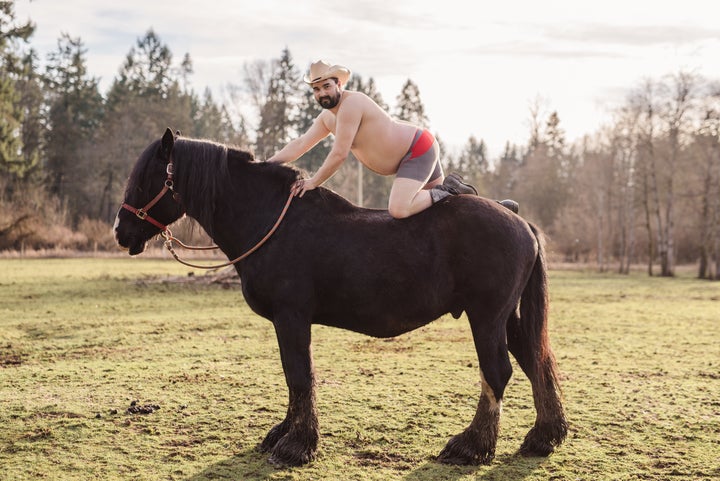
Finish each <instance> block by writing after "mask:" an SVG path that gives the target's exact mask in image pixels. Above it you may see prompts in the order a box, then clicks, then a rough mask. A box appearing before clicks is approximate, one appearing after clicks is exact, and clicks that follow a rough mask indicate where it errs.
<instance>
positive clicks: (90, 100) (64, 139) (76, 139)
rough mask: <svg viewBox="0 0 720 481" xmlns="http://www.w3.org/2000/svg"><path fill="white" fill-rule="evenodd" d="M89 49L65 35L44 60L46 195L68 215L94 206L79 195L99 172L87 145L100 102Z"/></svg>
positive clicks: (97, 122)
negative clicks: (64, 206) (88, 59)
mask: <svg viewBox="0 0 720 481" xmlns="http://www.w3.org/2000/svg"><path fill="white" fill-rule="evenodd" d="M86 54H87V50H86V49H85V47H84V46H83V43H82V41H81V39H80V38H71V37H70V36H69V35H67V34H63V35H62V36H61V37H60V39H59V40H58V48H57V50H56V51H55V52H53V53H51V54H50V55H49V56H48V65H47V68H46V74H45V90H46V93H47V104H48V125H47V131H46V135H45V138H46V148H45V162H46V165H45V169H46V175H47V177H48V180H49V185H48V187H49V190H50V192H51V193H52V194H54V195H57V196H58V197H59V198H61V199H63V200H67V201H68V202H69V205H70V207H71V210H72V211H77V210H78V209H79V206H80V205H83V204H87V203H89V204H93V203H92V202H90V199H89V198H88V196H87V195H84V194H83V191H84V190H85V188H86V187H87V186H88V185H89V184H90V182H91V176H92V175H94V173H95V172H97V166H95V165H92V163H93V162H94V159H95V156H91V158H89V157H88V156H87V155H86V153H87V152H88V146H89V144H90V143H91V140H92V138H93V136H94V133H95V131H96V130H97V128H98V126H99V125H100V120H101V118H102V115H103V99H102V96H101V95H100V92H99V89H98V84H99V80H98V79H97V78H93V77H90V76H89V75H88V72H87V65H86V59H85V56H86Z"/></svg>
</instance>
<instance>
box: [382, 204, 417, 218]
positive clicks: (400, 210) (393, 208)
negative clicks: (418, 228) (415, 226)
mask: <svg viewBox="0 0 720 481" xmlns="http://www.w3.org/2000/svg"><path fill="white" fill-rule="evenodd" d="M388 212H389V213H390V215H391V216H392V217H393V218H395V219H405V218H406V217H410V216H411V215H413V212H412V210H411V209H410V205H401V204H390V205H388Z"/></svg>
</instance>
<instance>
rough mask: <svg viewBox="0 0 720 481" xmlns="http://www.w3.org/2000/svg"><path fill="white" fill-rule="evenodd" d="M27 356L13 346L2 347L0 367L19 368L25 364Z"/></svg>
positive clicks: (0, 349) (0, 348)
mask: <svg viewBox="0 0 720 481" xmlns="http://www.w3.org/2000/svg"><path fill="white" fill-rule="evenodd" d="M26 357H27V355H26V354H25V353H23V352H21V351H19V350H17V349H14V348H13V346H12V345H11V344H8V345H6V346H3V347H0V367H17V366H20V365H22V363H24V362H25V358H26Z"/></svg>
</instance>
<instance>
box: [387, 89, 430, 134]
mask: <svg viewBox="0 0 720 481" xmlns="http://www.w3.org/2000/svg"><path fill="white" fill-rule="evenodd" d="M395 116H396V117H397V118H399V119H401V120H405V121H407V122H410V123H411V124H413V125H417V126H418V127H421V128H423V129H426V128H428V127H429V124H430V122H429V121H428V118H427V115H426V114H425V106H424V105H423V103H422V100H420V89H419V88H418V86H417V85H416V84H415V83H414V82H413V81H412V80H410V79H408V80H407V81H406V82H405V85H403V88H402V91H401V92H400V95H398V97H397V105H396V107H395Z"/></svg>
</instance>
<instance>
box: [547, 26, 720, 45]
mask: <svg viewBox="0 0 720 481" xmlns="http://www.w3.org/2000/svg"><path fill="white" fill-rule="evenodd" d="M544 35H545V36H546V37H547V38H548V39H550V40H560V41H571V42H578V43H583V44H589V43H600V44H605V45H616V46H630V47H652V46H658V45H663V44H675V45H679V44H688V43H696V42H702V41H705V40H711V39H714V40H716V39H718V38H720V29H713V28H703V27H698V26H693V25H687V26H686V25H607V24H584V25H577V26H571V27H567V26H551V27H546V28H544Z"/></svg>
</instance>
